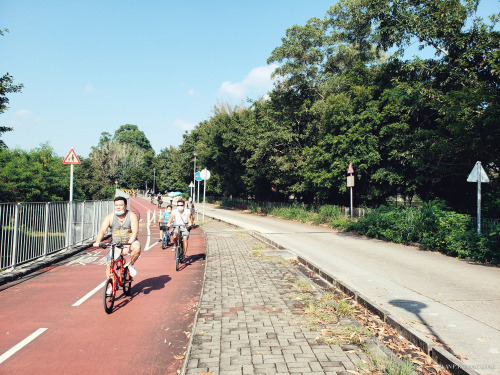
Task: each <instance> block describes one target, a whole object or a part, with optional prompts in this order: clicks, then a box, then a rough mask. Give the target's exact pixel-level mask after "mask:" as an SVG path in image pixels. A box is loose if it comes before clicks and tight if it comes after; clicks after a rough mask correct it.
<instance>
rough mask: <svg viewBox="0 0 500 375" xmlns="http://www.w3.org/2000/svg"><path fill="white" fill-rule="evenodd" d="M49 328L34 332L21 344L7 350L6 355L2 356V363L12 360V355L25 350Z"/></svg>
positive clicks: (0, 357)
mask: <svg viewBox="0 0 500 375" xmlns="http://www.w3.org/2000/svg"><path fill="white" fill-rule="evenodd" d="M47 329H48V328H38V329H37V330H36V331H35V332H33V333H32V334H31V335H29V336H28V337H26V338H25V339H24V340H23V341H21V342H20V343H19V344H17V345H15V346H13V347H12V348H10V349H9V350H7V351H6V352H5V353H3V354H2V355H1V356H0V363H2V362H4V361H5V360H7V359H8V358H10V357H11V356H12V355H14V354H15V353H16V352H18V351H19V350H21V349H22V348H24V347H25V346H26V345H28V344H29V343H30V342H31V341H33V340H34V339H36V338H37V337H38V336H40V335H41V334H42V333H44V332H45V331H46V330H47Z"/></svg>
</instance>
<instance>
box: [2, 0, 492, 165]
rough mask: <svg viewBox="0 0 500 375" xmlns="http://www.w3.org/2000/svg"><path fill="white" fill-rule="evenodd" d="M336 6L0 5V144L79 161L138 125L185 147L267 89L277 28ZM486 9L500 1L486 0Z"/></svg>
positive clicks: (281, 31) (201, 1)
mask: <svg viewBox="0 0 500 375" xmlns="http://www.w3.org/2000/svg"><path fill="white" fill-rule="evenodd" d="M333 3H334V0H252V1H238V0H232V1H229V0H224V1H223V0H190V1H189V0H185V1H182V0H177V1H174V0H142V1H141V0H135V1H132V0H121V1H116V0H99V1H98V0H94V1H91V0H78V1H76V0H31V1H29V0H0V9H1V11H0V29H5V28H6V29H9V33H5V34H4V36H3V37H0V56H1V57H0V74H2V75H3V74H5V73H7V72H8V73H9V74H11V75H12V76H13V77H14V80H15V83H23V84H24V88H23V90H22V92H21V93H17V94H9V95H8V97H9V99H10V103H9V109H8V110H7V111H6V112H5V113H4V114H3V115H1V117H0V123H1V124H2V125H6V126H11V127H13V128H14V131H12V132H7V133H4V134H3V136H2V139H3V140H4V142H5V143H6V144H7V146H9V147H10V148H15V147H19V148H22V149H25V150H29V149H32V148H35V147H38V146H39V145H40V144H42V143H46V142H49V144H50V145H51V146H52V147H53V148H54V150H55V152H56V153H57V154H58V155H59V156H61V157H64V156H66V154H67V153H68V152H69V151H70V149H71V148H74V150H75V152H76V154H77V155H78V156H81V157H86V156H88V153H89V152H90V149H91V147H92V146H96V145H97V143H98V142H99V138H100V135H101V133H102V132H109V133H111V134H113V133H114V132H115V130H117V129H118V128H119V127H120V125H123V124H135V125H137V126H138V127H139V129H140V130H142V131H143V132H144V133H145V134H146V136H147V137H148V139H149V140H150V141H151V144H152V146H153V148H154V149H155V151H156V152H157V153H158V152H160V150H161V149H163V148H165V147H168V146H169V145H174V146H178V145H179V144H180V143H182V134H183V133H184V131H185V130H190V129H192V128H193V127H194V126H195V125H196V124H197V123H198V122H201V121H203V120H207V119H208V118H209V117H210V116H211V114H212V109H213V107H214V105H216V104H217V102H218V101H220V100H228V101H231V102H232V103H233V104H240V103H241V102H242V100H245V98H247V97H250V98H252V99H256V98H258V97H259V96H262V95H264V94H265V93H266V92H267V91H269V90H270V89H271V88H272V83H271V81H270V78H269V75H270V73H271V71H272V70H273V67H272V66H268V65H267V63H266V60H267V58H268V57H269V56H270V54H271V52H272V50H273V49H274V48H276V47H278V46H279V45H280V44H281V38H282V37H283V36H284V35H285V32H286V29H287V28H288V27H291V26H292V25H294V24H299V25H304V24H305V23H306V22H307V20H308V19H310V18H311V17H320V18H322V17H323V16H324V14H325V13H326V11H327V10H328V9H329V7H330V6H331V5H332V4H333ZM482 3H483V7H485V8H486V9H488V12H493V11H499V10H500V7H498V5H499V1H498V0H487V1H484V0H483V2H482Z"/></svg>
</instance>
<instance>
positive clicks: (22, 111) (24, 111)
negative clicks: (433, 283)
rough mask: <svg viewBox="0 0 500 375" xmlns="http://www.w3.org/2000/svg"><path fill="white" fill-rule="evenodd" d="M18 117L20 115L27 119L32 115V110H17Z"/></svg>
mask: <svg viewBox="0 0 500 375" xmlns="http://www.w3.org/2000/svg"><path fill="white" fill-rule="evenodd" d="M15 114H16V117H19V118H21V119H23V120H27V119H29V118H30V117H32V114H31V111H28V110H27V109H21V110H19V111H16V113H15Z"/></svg>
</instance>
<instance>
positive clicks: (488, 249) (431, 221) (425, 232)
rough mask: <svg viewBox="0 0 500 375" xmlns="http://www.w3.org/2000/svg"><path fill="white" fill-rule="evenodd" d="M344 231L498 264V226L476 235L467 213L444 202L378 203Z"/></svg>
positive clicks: (499, 237)
mask: <svg viewBox="0 0 500 375" xmlns="http://www.w3.org/2000/svg"><path fill="white" fill-rule="evenodd" d="M348 230H351V231H355V232H356V233H359V234H362V235H366V236H369V237H374V238H380V239H384V240H388V241H391V242H396V243H404V244H409V243H414V242H416V243H421V244H423V245H424V246H425V248H426V249H427V250H431V251H439V252H442V253H444V254H447V255H449V256H453V257H458V258H463V259H472V260H474V261H477V262H483V263H493V264H499V263H500V248H499V244H500V225H497V226H496V228H494V229H493V230H492V231H491V232H490V233H486V234H478V233H477V231H476V228H475V227H474V223H473V222H472V221H471V219H470V217H469V216H468V215H464V214H459V213H456V212H454V211H452V210H451V209H450V208H449V207H447V206H446V205H445V204H444V203H442V202H439V201H435V202H427V203H423V204H422V206H421V207H403V208H398V207H389V206H381V207H380V208H378V209H377V210H374V211H373V212H371V213H369V214H368V215H366V216H365V217H363V218H360V219H359V220H358V221H357V222H351V223H350V224H349V227H348Z"/></svg>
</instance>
